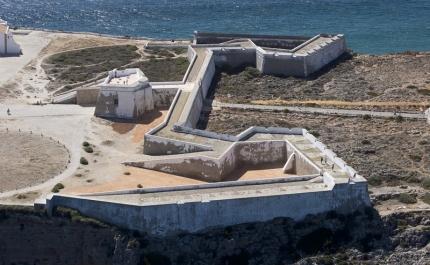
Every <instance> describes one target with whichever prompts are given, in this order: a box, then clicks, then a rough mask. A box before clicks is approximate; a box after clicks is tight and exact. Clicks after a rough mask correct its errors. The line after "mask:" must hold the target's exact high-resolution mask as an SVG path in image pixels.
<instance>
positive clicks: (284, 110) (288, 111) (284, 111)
mask: <svg viewBox="0 0 430 265" xmlns="http://www.w3.org/2000/svg"><path fill="white" fill-rule="evenodd" d="M282 112H283V113H290V112H291V111H290V110H289V109H283V110H282Z"/></svg>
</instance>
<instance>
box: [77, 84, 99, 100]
mask: <svg viewBox="0 0 430 265" xmlns="http://www.w3.org/2000/svg"><path fill="white" fill-rule="evenodd" d="M99 91H100V88H98V87H83V88H78V89H76V104H96V103H97V98H98V96H99Z"/></svg>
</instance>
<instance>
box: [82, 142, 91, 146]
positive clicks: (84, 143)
mask: <svg viewBox="0 0 430 265" xmlns="http://www.w3.org/2000/svg"><path fill="white" fill-rule="evenodd" d="M82 146H90V143H88V142H83V143H82Z"/></svg>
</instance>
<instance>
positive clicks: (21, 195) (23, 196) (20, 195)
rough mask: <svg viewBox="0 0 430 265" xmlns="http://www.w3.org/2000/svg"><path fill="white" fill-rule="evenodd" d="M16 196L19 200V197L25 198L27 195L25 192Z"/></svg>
mask: <svg viewBox="0 0 430 265" xmlns="http://www.w3.org/2000/svg"><path fill="white" fill-rule="evenodd" d="M16 198H17V199H18V200H21V199H27V195H25V194H19V195H18V196H17V197H16Z"/></svg>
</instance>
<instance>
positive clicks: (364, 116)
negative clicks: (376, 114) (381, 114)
mask: <svg viewBox="0 0 430 265" xmlns="http://www.w3.org/2000/svg"><path fill="white" fill-rule="evenodd" d="M370 119H372V116H371V115H370V114H364V115H363V120H370Z"/></svg>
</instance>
